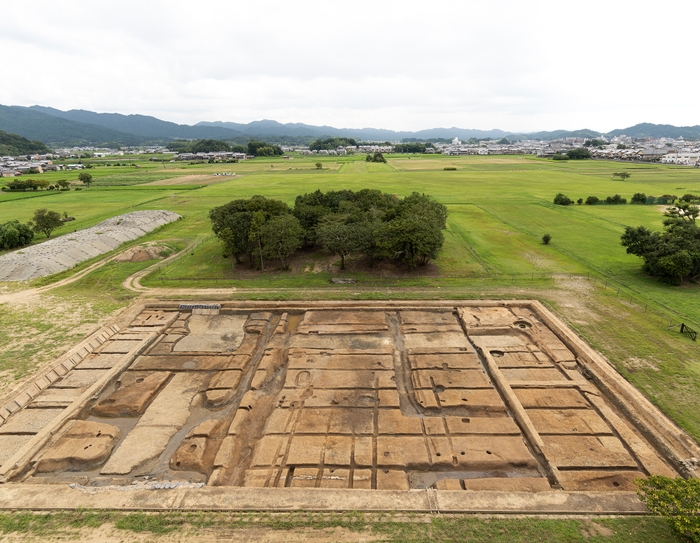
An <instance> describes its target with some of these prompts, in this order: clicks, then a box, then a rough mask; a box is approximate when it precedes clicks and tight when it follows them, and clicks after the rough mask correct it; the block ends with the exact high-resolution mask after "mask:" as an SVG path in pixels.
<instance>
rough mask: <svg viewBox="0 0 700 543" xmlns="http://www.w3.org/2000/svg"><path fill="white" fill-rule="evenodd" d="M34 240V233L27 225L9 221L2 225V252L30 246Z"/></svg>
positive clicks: (0, 231)
mask: <svg viewBox="0 0 700 543" xmlns="http://www.w3.org/2000/svg"><path fill="white" fill-rule="evenodd" d="M32 239H34V232H33V231H32V229H31V228H30V226H29V225H27V224H22V223H20V222H19V221H9V222H6V223H5V224H1V225H0V250H3V251H7V250H8V249H16V248H17V247H23V246H25V245H29V244H30V243H31V241H32Z"/></svg>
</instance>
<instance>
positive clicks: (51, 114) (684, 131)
mask: <svg viewBox="0 0 700 543" xmlns="http://www.w3.org/2000/svg"><path fill="white" fill-rule="evenodd" d="M0 130H4V131H5V132H9V133H12V134H19V135H20V136H23V137H25V138H29V139H31V140H39V141H42V142H44V143H45V144H47V145H50V146H53V147H64V146H89V145H95V146H110V147H112V146H134V145H155V144H165V143H167V142H169V141H172V140H175V139H187V140H194V139H218V140H226V141H232V142H236V143H246V142H248V141H249V140H250V139H253V138H259V139H266V140H268V141H271V142H274V143H293V144H304V143H307V144H308V143H309V142H311V141H313V140H314V139H317V138H320V137H343V136H344V137H351V138H355V139H356V140H365V141H398V140H402V139H407V138H415V139H418V140H428V139H432V138H449V139H452V138H455V137H457V138H460V139H462V140H468V139H469V138H493V139H501V138H504V137H506V138H509V139H524V138H529V139H541V140H551V139H557V138H564V137H587V138H593V137H596V136H599V135H601V134H604V135H606V136H609V137H611V136H619V135H622V134H625V135H627V136H630V137H633V138H643V137H653V138H661V137H673V138H677V137H680V136H682V137H684V138H686V139H698V138H700V126H698V125H696V126H686V127H677V126H672V125H662V124H650V123H641V124H637V125H635V126H631V127H628V128H623V129H618V130H613V131H611V132H608V133H602V132H596V131H594V130H588V129H584V130H575V131H567V130H555V131H550V132H534V133H527V134H525V133H516V132H507V131H504V130H497V129H494V130H474V129H465V128H457V127H451V128H430V129H426V130H419V131H416V132H409V131H394V130H387V129H381V128H335V127H332V126H314V125H308V124H303V123H287V124H283V123H279V122H277V121H273V120H261V121H253V122H251V123H247V124H244V123H234V122H222V121H215V122H206V121H203V122H199V123H197V124H195V125H187V124H177V123H173V122H169V121H163V120H161V119H157V118H156V117H151V116H148V115H122V114H120V113H95V112H93V111H86V110H82V109H72V110H70V111H62V110H59V109H55V108H51V107H45V106H30V107H22V106H3V105H0Z"/></svg>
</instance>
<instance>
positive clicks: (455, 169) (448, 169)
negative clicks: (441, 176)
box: [443, 166, 457, 172]
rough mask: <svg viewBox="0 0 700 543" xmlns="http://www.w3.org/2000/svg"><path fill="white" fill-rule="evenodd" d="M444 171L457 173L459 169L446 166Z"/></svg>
mask: <svg viewBox="0 0 700 543" xmlns="http://www.w3.org/2000/svg"><path fill="white" fill-rule="evenodd" d="M443 170H445V171H446V172H454V171H457V168H455V167H454V166H445V167H444V168H443Z"/></svg>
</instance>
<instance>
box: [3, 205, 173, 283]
mask: <svg viewBox="0 0 700 543" xmlns="http://www.w3.org/2000/svg"><path fill="white" fill-rule="evenodd" d="M179 218H180V215H178V214H177V213H173V212H172V211H163V210H151V211H133V212H131V213H125V214H123V215H118V216H116V217H112V218H110V219H107V220H106V221H102V222H101V223H99V224H97V225H95V226H93V227H92V228H86V229H85V230H80V231H78V232H74V233H73V234H67V235H65V236H61V237H60V238H55V239H51V240H48V241H45V242H44V243H39V244H38V245H32V246H30V247H25V248H24V249H21V250H19V251H14V252H12V253H8V254H6V255H3V256H0V281H26V280H29V279H36V278H37V277H44V276H45V275H51V274H54V273H58V272H61V271H64V270H67V269H69V268H72V267H73V266H75V265H76V264H79V263H80V262H83V261H84V260H88V259H90V258H93V257H96V256H99V255H101V254H104V253H107V252H109V251H112V250H113V249H116V248H117V247H119V246H120V245H121V244H122V243H125V242H127V241H132V240H135V239H138V238H140V237H141V236H144V235H145V234H147V233H148V232H150V231H151V230H155V229H156V228H158V227H159V226H163V225H164V224H168V223H170V222H173V221H175V220H177V219H179Z"/></svg>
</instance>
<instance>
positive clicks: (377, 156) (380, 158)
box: [365, 151, 386, 163]
mask: <svg viewBox="0 0 700 543" xmlns="http://www.w3.org/2000/svg"><path fill="white" fill-rule="evenodd" d="M365 160H366V161H367V162H384V163H386V158H384V155H383V154H382V153H380V152H379V151H377V152H375V153H374V154H370V153H367V157H366V158H365Z"/></svg>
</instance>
